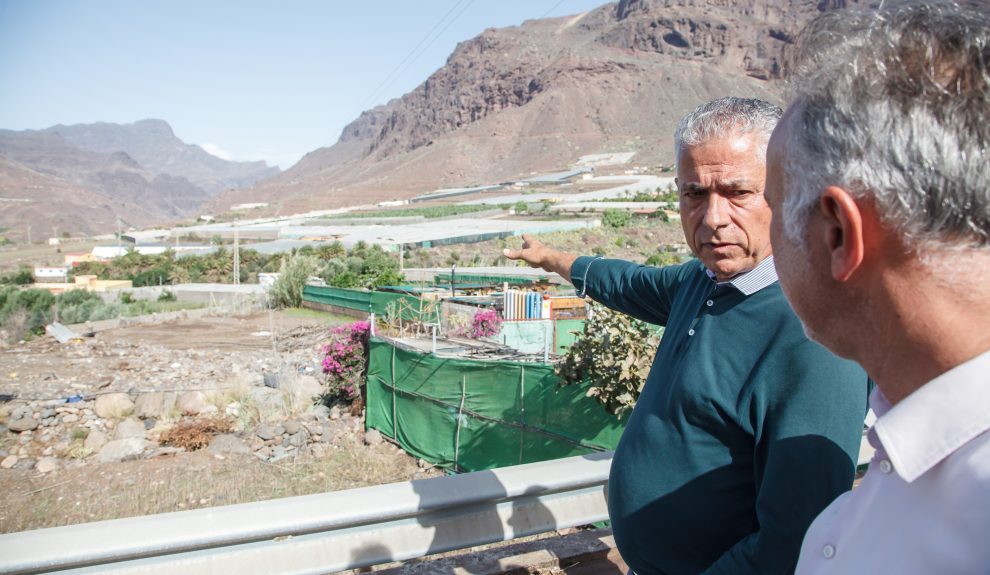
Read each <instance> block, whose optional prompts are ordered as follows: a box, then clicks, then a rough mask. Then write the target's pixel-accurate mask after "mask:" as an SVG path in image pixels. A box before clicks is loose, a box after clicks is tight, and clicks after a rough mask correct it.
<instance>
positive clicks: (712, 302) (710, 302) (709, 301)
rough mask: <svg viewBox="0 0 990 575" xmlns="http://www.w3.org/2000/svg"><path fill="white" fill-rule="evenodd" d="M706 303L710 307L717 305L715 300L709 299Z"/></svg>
mask: <svg viewBox="0 0 990 575" xmlns="http://www.w3.org/2000/svg"><path fill="white" fill-rule="evenodd" d="M705 305H707V306H708V307H712V306H713V305H715V302H714V301H713V300H708V301H706V302H705Z"/></svg>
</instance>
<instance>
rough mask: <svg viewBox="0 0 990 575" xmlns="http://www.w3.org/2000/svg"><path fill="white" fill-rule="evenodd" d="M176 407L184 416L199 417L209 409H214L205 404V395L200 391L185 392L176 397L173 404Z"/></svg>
mask: <svg viewBox="0 0 990 575" xmlns="http://www.w3.org/2000/svg"><path fill="white" fill-rule="evenodd" d="M175 405H176V407H178V408H179V411H180V412H182V413H183V414H184V415H199V414H201V413H206V412H207V411H209V408H210V407H213V408H214V409H216V407H215V406H211V405H209V404H208V403H207V402H206V394H205V393H203V392H202V391H187V392H186V393H183V394H182V395H180V396H179V397H178V399H177V400H176V402H175Z"/></svg>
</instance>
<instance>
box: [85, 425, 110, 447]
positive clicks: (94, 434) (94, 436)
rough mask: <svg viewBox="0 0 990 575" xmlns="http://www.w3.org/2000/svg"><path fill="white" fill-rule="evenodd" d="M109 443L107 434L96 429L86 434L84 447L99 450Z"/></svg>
mask: <svg viewBox="0 0 990 575" xmlns="http://www.w3.org/2000/svg"><path fill="white" fill-rule="evenodd" d="M106 444H107V434H106V433H103V432H102V431H99V430H97V429H94V430H92V431H90V432H89V435H87V436H86V440H85V441H84V442H83V447H85V448H86V449H88V450H90V451H93V452H97V451H99V450H100V449H102V448H103V446H104V445H106Z"/></svg>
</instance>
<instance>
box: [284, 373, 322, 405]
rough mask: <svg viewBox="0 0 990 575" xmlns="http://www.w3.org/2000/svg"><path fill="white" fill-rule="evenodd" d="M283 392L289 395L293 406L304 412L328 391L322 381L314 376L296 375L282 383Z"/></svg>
mask: <svg viewBox="0 0 990 575" xmlns="http://www.w3.org/2000/svg"><path fill="white" fill-rule="evenodd" d="M280 387H281V389H282V391H284V392H286V393H287V394H288V395H289V398H290V399H291V401H292V405H294V406H296V408H297V409H298V410H303V409H305V408H307V407H308V406H311V405H313V403H314V402H315V401H316V400H317V398H318V397H319V396H320V395H322V394H323V392H325V391H326V389H325V388H324V387H323V384H321V383H320V380H318V379H316V378H315V377H313V376H312V375H296V376H295V377H286V378H284V379H283V380H282V382H281V386H280Z"/></svg>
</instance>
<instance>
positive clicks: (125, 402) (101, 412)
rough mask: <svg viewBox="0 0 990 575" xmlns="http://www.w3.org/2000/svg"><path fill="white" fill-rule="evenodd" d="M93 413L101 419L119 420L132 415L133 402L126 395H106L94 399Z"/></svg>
mask: <svg viewBox="0 0 990 575" xmlns="http://www.w3.org/2000/svg"><path fill="white" fill-rule="evenodd" d="M94 411H95V412H96V415H98V416H100V417H102V418H103V419H121V418H124V417H127V416H128V415H130V414H132V413H134V402H133V401H131V397H130V396H129V395H127V394H126V393H108V394H106V395H101V396H99V397H97V398H96V406H95V407H94Z"/></svg>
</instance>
